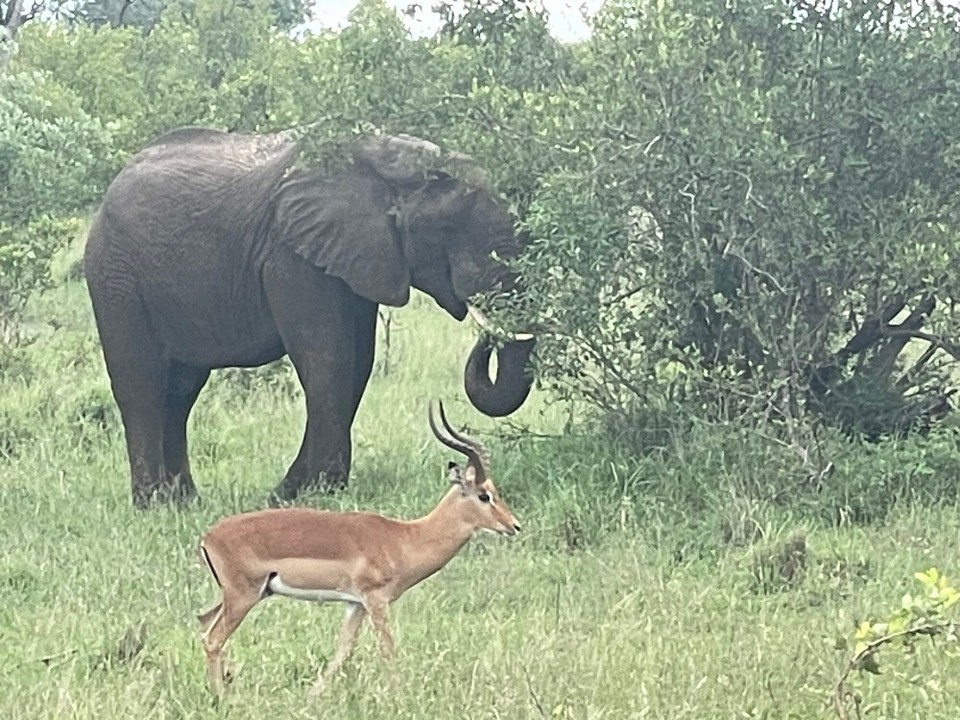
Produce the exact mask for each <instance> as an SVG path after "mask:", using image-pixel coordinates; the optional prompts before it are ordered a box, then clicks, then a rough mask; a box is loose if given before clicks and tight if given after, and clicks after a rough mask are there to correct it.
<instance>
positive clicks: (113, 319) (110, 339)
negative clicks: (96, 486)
mask: <svg viewBox="0 0 960 720" xmlns="http://www.w3.org/2000/svg"><path fill="white" fill-rule="evenodd" d="M98 280H99V281H98V282H94V283H92V284H91V285H90V296H91V299H92V301H93V310H94V316H95V318H96V322H97V327H98V329H99V334H100V344H101V346H102V349H103V357H104V361H105V362H106V365H107V374H108V375H109V376H110V386H111V390H112V391H113V396H114V399H115V400H116V401H117V406H118V407H119V408H120V417H121V419H122V421H123V428H124V434H125V435H126V441H127V457H128V459H129V461H130V483H131V494H132V499H133V504H134V505H135V506H136V507H139V508H145V507H146V506H148V505H149V504H150V503H151V502H153V501H154V500H155V499H162V496H163V494H164V490H165V484H166V482H167V478H166V471H165V469H164V462H163V419H164V401H165V397H166V391H167V388H166V383H167V366H168V363H167V361H166V359H165V358H164V357H163V355H162V352H161V350H160V348H159V346H158V344H157V342H156V340H155V339H154V338H153V336H152V334H151V333H150V331H149V327H150V324H149V322H148V321H147V317H146V313H145V312H144V311H143V307H142V305H141V303H140V300H139V298H137V297H136V296H135V295H134V294H133V291H132V289H131V291H130V293H129V294H127V293H117V292H112V293H109V294H108V293H105V292H104V291H103V290H102V284H101V283H103V282H104V281H103V280H102V279H98Z"/></svg>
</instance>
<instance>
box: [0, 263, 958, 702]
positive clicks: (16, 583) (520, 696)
mask: <svg viewBox="0 0 960 720" xmlns="http://www.w3.org/2000/svg"><path fill="white" fill-rule="evenodd" d="M31 311H32V318H31V322H30V325H29V328H28V329H29V330H30V332H31V333H32V335H33V342H32V344H30V345H29V346H27V347H25V348H23V349H21V350H20V351H18V352H17V353H16V355H14V356H11V358H10V360H8V362H7V364H6V366H5V367H4V368H3V369H2V371H0V658H2V660H0V717H3V718H10V719H12V720H15V719H18V718H31V719H32V718H67V717H69V718H131V717H137V718H142V719H144V720H145V719H147V718H187V717H191V718H193V717H215V716H216V717H219V716H224V717H231V718H238V719H239V718H262V717H289V718H300V717H303V718H314V717H324V718H358V717H361V718H379V717H383V718H388V717H389V718H404V717H409V718H434V717H436V718H446V717H469V718H501V717H511V718H528V717H529V718H617V719H619V718H698V719H702V718H786V717H796V718H810V717H819V716H822V715H823V714H824V713H825V712H826V709H825V705H824V702H825V700H826V698H827V696H828V693H829V690H830V687H831V685H832V682H833V681H834V679H835V678H836V676H837V674H838V672H839V669H840V667H841V665H842V664H843V662H844V661H845V659H846V658H847V657H848V656H849V655H850V652H851V651H850V648H849V647H845V646H843V643H841V642H839V641H840V640H841V639H842V638H845V637H849V634H850V632H851V631H852V629H853V628H854V627H855V625H856V623H857V622H858V621H859V620H860V619H862V618H863V617H865V616H867V615H870V614H877V613H881V614H882V613H883V612H884V611H885V610H886V608H887V607H889V606H890V605H891V604H892V603H893V602H895V601H896V599H897V598H899V596H900V594H901V593H902V592H904V591H905V590H907V589H908V588H909V586H910V584H911V576H912V573H913V572H914V571H915V570H919V569H923V568H925V567H927V566H930V565H936V566H938V567H940V568H941V569H943V570H944V571H945V572H947V573H950V572H951V571H954V570H955V569H956V568H957V549H956V548H957V538H958V537H960V512H958V511H957V509H956V508H955V507H954V505H953V504H952V503H951V502H946V500H950V499H951V498H952V494H953V493H955V489H954V488H955V487H956V484H957V470H958V465H957V457H958V455H960V454H958V453H957V452H956V446H955V441H954V440H953V439H952V437H951V436H950V435H941V436H936V437H933V438H930V439H927V440H922V441H921V440H911V441H905V442H903V443H901V444H900V445H892V446H890V445H888V446H882V447H881V448H872V449H868V448H862V447H857V446H851V445H839V444H838V445H836V446H835V447H834V448H833V451H834V459H835V462H836V466H837V470H836V472H835V474H834V475H833V476H831V478H830V480H829V482H828V484H827V486H826V487H825V488H822V489H820V490H819V491H817V490H815V489H808V488H806V487H804V486H802V485H796V488H797V489H796V490H795V491H794V492H791V493H789V494H788V495H787V496H784V494H783V493H782V492H780V490H781V489H782V488H784V487H787V488H791V487H794V485H793V484H794V483H796V482H797V478H800V479H802V477H800V476H799V475H798V476H797V477H796V478H795V477H794V476H793V474H794V473H796V472H797V471H796V466H795V463H794V462H793V460H791V459H790V454H789V452H787V451H785V450H784V449H783V448H778V447H775V446H771V445H770V444H769V443H767V442H766V441H764V439H763V438H759V437H756V436H752V435H749V434H744V433H742V432H740V431H737V430H736V429H734V428H717V427H704V428H695V429H694V430H693V431H692V434H691V435H690V436H689V437H687V438H685V439H682V440H677V441H676V442H675V443H673V444H672V445H671V446H669V447H666V448H661V449H659V450H657V449H652V448H636V447H631V446H629V445H624V444H622V443H618V442H616V441H615V440H614V439H612V438H605V437H597V436H592V435H591V434H590V433H589V432H588V428H589V426H587V425H584V424H583V423H582V422H581V421H583V420H584V419H585V415H584V408H582V407H578V406H576V405H570V404H559V403H551V402H550V399H549V398H548V397H546V396H545V395H544V394H543V393H539V392H536V391H535V392H534V393H533V394H532V395H531V397H530V399H529V400H528V402H527V404H526V405H525V406H524V407H523V408H522V409H521V410H520V411H519V412H517V413H516V414H515V415H514V416H513V417H512V418H511V419H510V421H509V423H508V422H506V421H504V420H500V421H497V420H491V419H488V418H484V417H483V416H481V415H479V414H478V413H477V412H476V411H474V410H473V409H472V408H471V407H470V406H469V404H468V403H467V402H466V400H465V399H464V397H463V393H462V389H461V379H460V378H461V372H462V364H463V361H464V359H465V357H466V353H467V352H468V349H469V346H470V344H471V342H472V329H471V328H470V327H469V326H466V325H457V324H456V323H454V322H453V321H451V320H450V319H449V318H448V317H446V316H445V315H444V313H443V312H442V311H441V310H439V309H438V308H437V307H436V306H435V305H434V304H433V303H432V301H431V300H429V299H427V298H423V297H418V298H416V300H415V301H414V302H413V303H412V305H411V306H409V307H407V308H404V309H402V310H399V311H395V316H394V317H395V321H396V325H395V327H394V328H393V330H392V343H391V348H390V353H391V356H390V363H389V367H390V372H389V374H386V375H384V374H383V372H382V371H381V372H379V373H378V374H377V375H375V376H374V377H373V378H372V380H371V382H370V386H369V389H368V392H367V394H366V396H365V398H364V401H363V403H362V405H361V408H360V412H359V415H358V418H357V422H356V425H355V431H354V446H355V453H354V457H355V463H354V468H353V473H352V477H351V481H350V486H349V488H348V489H347V491H345V492H344V493H342V494H339V495H337V496H334V497H326V496H322V495H317V496H312V497H309V498H306V499H305V502H307V503H309V504H312V505H315V506H324V507H332V508H363V509H369V510H376V511H380V512H384V513H387V514H392V515H398V516H405V517H410V516H414V515H417V514H420V513H423V512H425V511H427V510H428V509H429V508H430V507H431V506H432V504H433V503H434V502H436V500H437V499H438V498H439V497H440V495H441V494H442V493H443V492H444V491H445V489H446V488H445V479H444V461H445V460H446V459H447V457H448V453H447V451H445V450H444V449H443V448H442V447H441V446H440V445H439V444H438V443H437V442H436V441H435V440H433V438H432V436H431V435H430V432H429V430H428V428H427V425H426V417H425V412H426V404H427V401H428V400H429V399H431V398H436V397H440V398H442V399H443V400H444V402H445V404H446V405H447V406H448V408H449V415H450V416H451V420H452V421H453V422H455V423H457V424H465V425H466V426H467V427H468V428H469V430H470V431H472V432H475V433H476V434H478V435H480V436H481V437H482V438H483V439H484V440H485V441H486V442H487V443H488V444H489V446H490V448H491V454H492V468H493V474H494V477H495V478H496V480H497V481H498V485H499V487H500V488H501V491H502V493H503V495H504V497H505V500H506V501H507V502H508V503H509V504H510V505H511V507H512V509H513V510H514V511H515V513H516V515H517V516H518V519H519V521H520V522H521V523H522V524H523V527H524V533H523V535H522V536H521V537H519V538H518V539H516V540H511V541H502V540H498V539H489V538H486V537H480V538H477V539H475V540H474V541H473V542H472V543H471V544H470V545H468V547H467V549H466V550H465V551H464V552H463V553H462V554H461V556H460V557H459V558H457V559H455V560H454V561H453V562H452V563H451V564H450V565H449V566H448V567H447V568H446V569H444V570H443V571H442V572H441V573H440V574H438V575H436V576H435V577H433V578H431V579H430V580H428V581H426V582H425V583H424V584H423V585H421V586H419V587H417V588H414V589H413V590H412V591H411V592H410V593H409V594H408V595H406V596H405V597H404V598H403V599H401V600H400V601H399V602H398V603H397V604H396V605H395V606H394V607H393V609H392V624H393V627H394V632H395V635H396V639H397V644H398V647H399V668H400V670H401V673H402V679H401V681H400V683H399V685H398V686H396V687H393V686H391V685H390V684H389V681H388V679H389V676H388V675H387V674H386V673H385V672H384V668H383V666H382V664H381V662H380V660H379V657H378V655H377V652H376V648H375V644H374V642H373V639H372V637H371V634H370V633H369V631H365V632H364V633H363V634H362V636H361V642H360V644H359V647H358V649H357V651H356V654H355V655H354V656H353V657H352V658H351V660H350V661H349V662H348V664H347V666H346V670H345V675H344V676H343V677H341V678H339V679H338V680H337V681H335V682H334V683H333V684H332V685H331V687H330V688H329V689H328V691H327V693H326V694H325V695H324V696H322V697H321V698H320V699H319V700H317V701H316V702H315V703H313V704H308V703H307V702H306V700H305V691H306V688H307V686H308V685H309V683H310V682H311V681H312V679H313V676H314V674H315V672H316V670H317V669H318V667H319V666H320V665H321V664H322V663H323V661H324V660H325V659H326V658H327V657H329V656H330V654H331V652H332V649H333V645H334V639H335V635H336V629H337V626H338V624H339V620H340V611H339V609H338V608H336V607H335V606H334V607H331V606H322V607H317V606H312V605H309V604H306V603H297V602H294V601H288V600H284V599H277V600H271V601H268V602H266V603H263V604H262V605H261V606H259V607H258V608H257V609H256V610H255V611H254V612H253V613H252V615H251V617H250V618H249V619H248V620H247V621H246V623H245V624H244V626H243V627H242V628H241V630H240V631H239V632H238V633H237V634H236V635H235V636H234V637H233V638H232V639H231V642H230V643H229V644H228V646H227V655H228V658H229V659H230V661H231V662H232V665H233V668H234V673H235V680H234V682H233V683H232V685H231V687H230V689H229V693H228V697H227V698H226V699H225V700H224V702H223V703H222V704H221V705H220V706H217V705H215V704H214V703H212V701H211V699H210V697H209V695H208V693H207V691H206V688H205V686H204V683H203V680H202V658H201V655H202V653H201V651H200V649H199V645H198V642H197V625H196V622H195V613H196V612H197V611H198V610H199V609H201V608H203V607H205V606H206V605H207V604H208V603H209V601H210V600H211V599H212V598H213V597H214V594H215V593H214V587H213V585H212V583H211V581H210V580H209V578H208V576H207V573H206V572H205V571H204V570H202V569H201V568H200V566H199V564H198V562H197V559H196V541H197V538H198V536H199V534H200V533H201V532H202V531H203V530H204V528H205V527H206V526H208V525H209V524H210V523H211V522H213V521H214V520H215V519H216V518H218V517H220V516H222V515H224V514H226V513H230V512H235V511H238V510H244V509H250V508H254V507H259V506H261V505H262V504H263V502H264V499H265V496H266V494H267V492H268V491H269V490H270V489H271V488H272V487H273V486H274V484H275V483H276V482H277V480H278V479H279V478H280V476H281V475H282V473H283V471H284V470H285V468H286V466H287V464H288V463H289V462H290V460H291V458H292V457H293V455H294V454H295V452H296V450H297V447H298V445H299V442H300V436H301V433H302V429H303V421H304V407H303V401H302V395H301V393H300V390H299V386H298V385H297V384H296V381H295V376H294V375H293V373H292V370H291V368H290V366H289V365H288V364H286V363H279V364H277V365H276V366H275V367H272V368H267V369H261V370H258V371H239V370H230V371H223V372H219V373H215V374H214V376H213V378H212V379H211V382H210V383H209V385H208V387H207V388H206V389H205V390H204V392H203V394H202V395H201V397H200V401H199V402H198V405H197V408H196V410H195V411H194V415H193V417H192V418H191V423H190V428H189V433H190V444H191V458H192V465H193V468H194V471H195V475H196V478H197V482H198V486H199V490H200V492H201V495H202V497H203V502H202V504H200V505H198V506H196V507H192V508H190V509H188V510H186V511H182V512H178V511H175V510H171V509H156V510H152V511H149V512H136V511H134V510H133V509H132V508H131V506H130V503H129V487H128V476H127V466H126V457H125V453H124V443H123V435H122V432H121V429H120V424H119V420H118V414H117V412H116V409H115V407H114V405H113V401H112V398H111V397H110V393H109V386H108V383H107V378H106V374H105V372H104V368H103V364H102V360H101V357H100V354H99V349H98V346H97V344H96V336H95V333H94V329H93V322H92V318H91V314H90V311H89V303H88V301H87V296H86V292H85V289H84V288H83V285H82V283H80V282H76V281H71V282H66V283H64V284H63V285H61V286H60V287H58V288H57V289H55V290H54V291H52V292H50V293H47V294H46V295H45V296H43V297H41V298H38V299H37V301H36V302H35V303H34V305H33V306H32V308H31ZM380 352H381V358H380V359H381V360H382V359H383V357H382V353H383V352H384V350H383V348H381V351H380ZM381 367H382V363H381ZM571 428H572V429H573V431H571ZM798 539H799V545H797V544H796V543H797V541H798ZM791 542H793V543H795V544H794V545H790V543H791ZM788 546H790V547H800V548H801V550H800V551H799V552H798V553H797V554H796V556H795V557H793V559H792V560H790V559H785V556H784V553H783V548H784V547H788ZM893 667H896V668H898V669H896V670H894V671H891V672H889V673H888V674H885V675H883V676H880V677H878V678H872V677H871V678H869V679H867V680H863V681H860V688H861V690H862V692H863V693H864V696H865V698H867V701H868V703H869V704H870V710H871V716H872V717H878V718H879V717H886V718H910V717H918V718H919V717H923V718H931V719H932V718H950V719H951V720H953V719H954V718H956V717H957V714H958V710H960V703H958V701H957V700H956V698H957V697H958V692H960V673H958V672H957V669H958V668H957V665H956V664H955V662H954V661H950V660H947V659H945V658H944V657H942V656H940V655H938V654H937V653H921V654H919V655H918V656H917V658H915V659H914V660H911V661H909V662H906V663H903V664H900V665H896V664H894V666H893Z"/></svg>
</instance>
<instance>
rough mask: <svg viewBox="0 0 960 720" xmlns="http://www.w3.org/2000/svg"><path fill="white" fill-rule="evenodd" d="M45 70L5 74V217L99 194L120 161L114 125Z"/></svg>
mask: <svg viewBox="0 0 960 720" xmlns="http://www.w3.org/2000/svg"><path fill="white" fill-rule="evenodd" d="M79 107H80V102H79V100H78V99H77V98H76V97H75V96H74V95H73V93H71V92H70V91H68V90H66V89H64V88H63V87H62V86H60V85H59V84H58V83H57V82H56V81H54V80H52V79H51V78H50V77H49V76H48V75H46V74H43V73H30V74H26V73H21V74H16V75H0V197H2V198H3V204H2V205H0V223H6V224H11V225H12V224H23V223H26V222H28V221H30V220H31V219H34V218H37V217H40V216H42V215H53V216H64V215H68V214H71V213H76V212H78V211H82V210H84V209H86V208H87V207H89V206H90V205H91V204H92V203H93V202H95V201H96V200H97V199H98V197H99V196H100V194H101V193H102V191H103V190H104V188H105V187H106V182H107V180H108V178H109V176H110V175H112V174H113V172H114V171H115V170H116V169H117V162H116V160H117V158H116V155H115V153H114V151H113V146H112V142H111V135H110V131H109V130H108V129H107V128H105V127H104V126H103V125H102V124H101V122H100V121H99V120H98V119H97V118H94V117H91V116H90V115H88V114H87V113H85V112H83V111H82V110H80V109H79Z"/></svg>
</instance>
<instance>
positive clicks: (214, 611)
mask: <svg viewBox="0 0 960 720" xmlns="http://www.w3.org/2000/svg"><path fill="white" fill-rule="evenodd" d="M200 559H201V560H203V564H204V565H206V566H207V570H209V571H210V574H211V575H213V579H214V581H215V582H216V583H217V587H220V588H222V587H223V583H221V582H220V576H219V575H217V571H216V570H215V569H214V567H213V563H212V562H211V561H210V553H208V552H207V549H206V548H205V547H204V546H203V543H200ZM222 609H223V601H222V600H221V601H220V602H218V603H217V604H216V605H214V606H213V607H211V608H210V609H209V610H204V611H203V612H202V613H200V614H199V615H197V621H198V622H199V623H200V632H202V633H206V632H207V631H208V630H209V629H210V628H211V627H212V626H213V624H214V623H215V622H216V621H217V619H218V618H219V617H220V611H221V610H222Z"/></svg>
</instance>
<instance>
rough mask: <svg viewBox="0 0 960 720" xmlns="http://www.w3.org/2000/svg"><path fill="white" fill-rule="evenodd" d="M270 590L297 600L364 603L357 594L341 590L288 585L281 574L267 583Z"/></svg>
mask: <svg viewBox="0 0 960 720" xmlns="http://www.w3.org/2000/svg"><path fill="white" fill-rule="evenodd" d="M267 587H269V588H270V591H271V592H273V593H276V594H277V595H283V596H284V597H289V598H294V599H296V600H307V601H309V602H319V603H324V602H347V603H362V602H363V601H362V600H361V599H360V598H358V597H357V596H356V595H352V594H350V593H345V592H340V591H339V590H319V589H317V590H315V589H313V588H297V587H291V586H290V585H287V584H286V583H285V582H283V580H281V579H280V576H279V575H274V576H273V577H272V578H270V582H268V583H267Z"/></svg>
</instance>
